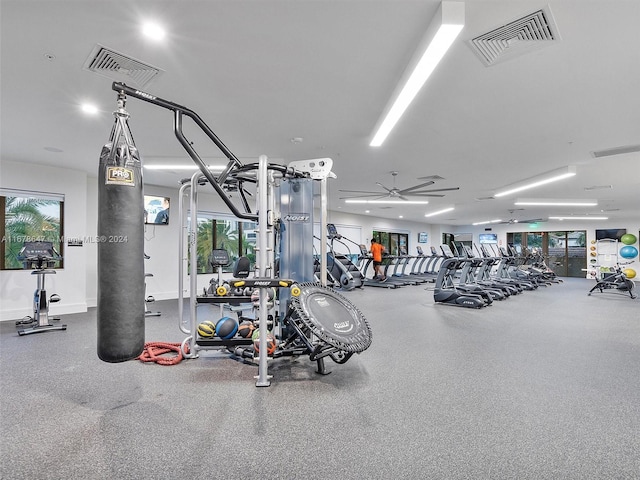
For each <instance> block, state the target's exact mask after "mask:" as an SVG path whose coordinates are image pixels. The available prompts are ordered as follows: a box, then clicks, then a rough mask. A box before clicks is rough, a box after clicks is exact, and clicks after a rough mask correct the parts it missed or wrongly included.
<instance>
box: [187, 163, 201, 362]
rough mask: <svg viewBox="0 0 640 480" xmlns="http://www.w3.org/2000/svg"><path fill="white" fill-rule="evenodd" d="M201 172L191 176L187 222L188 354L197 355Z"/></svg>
mask: <svg viewBox="0 0 640 480" xmlns="http://www.w3.org/2000/svg"><path fill="white" fill-rule="evenodd" d="M201 175H202V174H201V173H200V172H196V173H194V174H193V176H192V177H191V195H190V202H189V210H190V214H191V222H190V223H189V230H188V238H187V241H188V242H189V254H190V255H189V324H190V325H191V328H190V330H191V338H190V341H189V354H190V355H191V356H192V357H197V356H198V352H197V344H196V335H197V333H196V332H197V331H198V298H197V297H198V218H197V217H198V179H199V178H200V176H201Z"/></svg>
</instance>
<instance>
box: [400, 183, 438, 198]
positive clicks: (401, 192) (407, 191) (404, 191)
mask: <svg viewBox="0 0 640 480" xmlns="http://www.w3.org/2000/svg"><path fill="white" fill-rule="evenodd" d="M434 183H435V182H434V181H432V180H431V181H428V182H425V183H421V184H420V185H415V186H413V187H409V188H405V189H404V190H400V192H399V193H400V194H401V195H402V194H404V193H409V192H410V191H412V190H417V189H418V188H423V187H428V186H429V185H433V184H434Z"/></svg>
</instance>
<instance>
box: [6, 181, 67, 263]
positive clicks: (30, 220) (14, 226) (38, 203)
mask: <svg viewBox="0 0 640 480" xmlns="http://www.w3.org/2000/svg"><path fill="white" fill-rule="evenodd" d="M63 212H64V195H59V194H53V193H43V192H28V191H23V190H12V189H2V190H0V217H1V218H0V229H2V232H0V233H1V234H2V242H0V269H2V270H18V269H22V268H23V265H22V261H21V260H20V259H19V253H20V250H21V249H22V246H23V244H24V242H38V241H40V242H52V243H53V247H54V248H55V249H56V250H57V251H58V252H59V253H60V255H61V256H63V257H64V252H63V250H64V229H63ZM62 267H63V264H62V261H60V262H58V263H57V266H56V268H62Z"/></svg>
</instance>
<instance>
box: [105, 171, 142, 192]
mask: <svg viewBox="0 0 640 480" xmlns="http://www.w3.org/2000/svg"><path fill="white" fill-rule="evenodd" d="M105 183H106V184H107V185H127V186H129V187H134V186H135V184H136V182H135V176H134V173H133V170H131V169H130V168H123V167H107V175H106V179H105Z"/></svg>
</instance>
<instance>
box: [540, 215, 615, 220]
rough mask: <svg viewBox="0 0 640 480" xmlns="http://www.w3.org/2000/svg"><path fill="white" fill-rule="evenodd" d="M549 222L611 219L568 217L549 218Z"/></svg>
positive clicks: (605, 218)
mask: <svg viewBox="0 0 640 480" xmlns="http://www.w3.org/2000/svg"><path fill="white" fill-rule="evenodd" d="M549 220H609V217H573V216H571V215H568V216H563V217H549Z"/></svg>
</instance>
